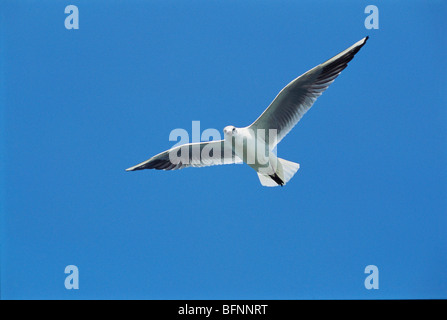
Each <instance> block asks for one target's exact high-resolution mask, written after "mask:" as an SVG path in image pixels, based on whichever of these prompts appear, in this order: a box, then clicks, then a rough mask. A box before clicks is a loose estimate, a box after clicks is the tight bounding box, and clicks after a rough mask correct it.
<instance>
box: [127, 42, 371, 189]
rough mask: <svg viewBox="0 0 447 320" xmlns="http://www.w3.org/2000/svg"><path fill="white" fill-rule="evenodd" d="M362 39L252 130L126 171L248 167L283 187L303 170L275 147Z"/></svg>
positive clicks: (286, 94)
mask: <svg viewBox="0 0 447 320" xmlns="http://www.w3.org/2000/svg"><path fill="white" fill-rule="evenodd" d="M367 40H368V37H365V38H363V39H362V40H360V41H358V42H357V43H355V44H354V45H352V46H350V47H349V48H347V49H346V50H344V51H342V52H341V53H339V54H337V55H336V56H334V57H333V58H331V59H329V60H327V61H326V62H324V63H322V64H320V65H318V66H316V67H315V68H313V69H311V70H309V71H307V72H306V73H304V74H303V75H301V76H299V77H298V78H296V79H294V80H293V81H292V82H290V83H289V84H288V85H287V86H285V87H284V88H283V89H282V90H281V91H280V92H279V94H278V95H277V96H276V98H275V99H274V100H273V102H272V103H271V104H270V105H269V107H268V108H267V109H266V110H265V111H264V112H263V113H262V114H261V116H259V118H258V119H256V120H255V122H253V123H252V124H251V125H250V126H248V127H244V128H236V127H234V126H227V127H225V128H224V130H223V131H224V139H223V140H217V141H209V142H199V143H189V144H184V145H180V146H174V147H173V148H171V149H170V150H167V151H164V152H162V153H160V154H158V155H156V156H154V157H152V158H150V159H149V160H147V161H144V162H142V163H140V164H138V165H136V166H133V167H131V168H129V169H127V171H135V170H142V169H158V170H175V169H181V168H185V167H204V166H210V165H219V164H229V163H240V162H245V163H246V164H248V165H249V166H250V167H251V168H253V169H254V170H255V171H256V172H257V174H258V177H259V180H260V182H261V184H262V185H263V186H268V187H273V186H283V185H285V184H286V183H287V182H288V181H289V180H290V179H291V178H292V177H293V175H294V174H295V173H296V172H297V171H298V169H299V167H300V165H299V164H298V163H294V162H291V161H287V160H284V159H281V158H278V157H277V156H276V154H275V152H274V150H275V147H276V145H277V144H278V143H279V142H280V141H281V140H282V139H283V138H284V137H285V136H286V135H287V133H289V132H290V130H291V129H292V128H293V127H294V126H295V125H296V124H297V123H298V121H299V120H300V119H301V118H302V116H303V115H304V114H305V113H306V112H307V111H308V110H309V109H310V107H311V106H312V105H313V104H314V102H315V100H316V99H317V98H318V97H319V96H320V95H321V94H322V93H323V92H324V91H325V90H326V89H327V88H328V87H329V85H330V84H331V83H332V82H333V81H334V80H335V78H336V77H337V76H338V75H339V74H340V72H341V71H342V70H343V69H345V68H346V66H347V65H348V62H349V61H351V60H352V59H353V58H354V55H355V54H356V53H357V52H358V51H359V50H360V48H361V47H363V45H364V44H365V43H366V41H367Z"/></svg>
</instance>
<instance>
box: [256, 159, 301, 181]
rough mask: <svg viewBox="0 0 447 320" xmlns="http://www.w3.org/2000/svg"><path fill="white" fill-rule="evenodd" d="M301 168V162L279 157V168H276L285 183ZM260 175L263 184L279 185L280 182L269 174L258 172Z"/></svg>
mask: <svg viewBox="0 0 447 320" xmlns="http://www.w3.org/2000/svg"><path fill="white" fill-rule="evenodd" d="M299 168H300V165H299V163H295V162H291V161H287V160H284V159H281V158H278V168H277V169H276V174H277V175H278V177H279V178H280V179H281V180H282V181H284V184H286V183H287V182H289V180H290V179H292V177H293V176H294V175H295V173H296V172H297V171H298V169H299ZM258 177H259V181H260V182H261V184H262V185H263V186H265V187H277V186H279V184H278V183H276V182H275V181H274V180H273V179H272V178H271V177H270V176H269V175H265V174H262V173H259V172H258Z"/></svg>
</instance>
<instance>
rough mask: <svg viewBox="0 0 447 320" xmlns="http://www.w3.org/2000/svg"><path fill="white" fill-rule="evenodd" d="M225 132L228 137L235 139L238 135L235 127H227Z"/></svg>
mask: <svg viewBox="0 0 447 320" xmlns="http://www.w3.org/2000/svg"><path fill="white" fill-rule="evenodd" d="M223 132H224V135H225V136H226V137H233V136H235V135H236V134H237V129H236V128H235V127H234V126H226V127H225V128H224V129H223Z"/></svg>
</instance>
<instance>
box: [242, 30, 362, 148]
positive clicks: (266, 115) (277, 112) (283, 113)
mask: <svg viewBox="0 0 447 320" xmlns="http://www.w3.org/2000/svg"><path fill="white" fill-rule="evenodd" d="M367 40H368V37H365V38H363V39H362V40H360V41H358V42H357V43H355V44H354V45H352V46H351V47H349V48H348V49H346V50H344V51H342V52H341V53H339V54H338V55H336V56H334V57H333V58H331V59H329V60H327V61H326V62H324V63H322V64H320V65H318V66H316V67H315V68H313V69H311V70H309V71H307V72H306V73H304V74H303V75H301V76H299V77H298V78H296V79H295V80H293V81H292V82H290V83H289V84H288V85H287V86H286V87H284V89H282V90H281V91H280V93H279V94H278V95H277V96H276V98H275V99H274V100H273V102H272V103H271V104H270V105H269V107H268V108H267V109H266V110H265V111H264V112H263V113H262V114H261V116H260V117H259V118H258V119H257V120H256V121H255V122H253V124H251V126H250V128H252V129H254V130H257V129H264V130H266V132H268V130H269V129H276V130H277V132H276V134H277V137H276V139H275V143H274V144H277V143H279V142H280V141H281V140H282V138H284V137H285V136H286V135H287V133H289V131H290V130H292V128H293V127H294V126H295V125H296V124H297V123H298V121H300V119H301V118H302V117H303V115H304V114H305V113H306V112H307V110H309V109H310V107H312V105H313V104H314V102H315V100H316V99H317V98H318V97H319V96H320V95H321V94H322V93H323V92H324V91H325V90H326V89H327V88H328V87H329V85H330V84H331V83H332V82H334V80H335V78H337V76H338V75H339V74H340V72H341V71H342V70H343V69H345V68H346V67H347V65H348V62H349V61H351V60H352V59H353V58H354V56H355V54H356V53H357V52H358V51H359V50H360V48H361V47H362V46H363V45H364V44H365V43H366V41H367ZM266 134H267V133H266Z"/></svg>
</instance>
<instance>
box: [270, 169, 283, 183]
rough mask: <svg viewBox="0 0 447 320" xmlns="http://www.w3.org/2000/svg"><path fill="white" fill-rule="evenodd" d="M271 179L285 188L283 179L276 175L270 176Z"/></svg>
mask: <svg viewBox="0 0 447 320" xmlns="http://www.w3.org/2000/svg"><path fill="white" fill-rule="evenodd" d="M269 177H270V178H272V180H273V181H275V182H276V183H277V184H278V185H279V186H281V187H282V186H283V185H284V181H282V179H281V178H280V177H279V176H278V175H277V174H276V172H275V174H271V175H269Z"/></svg>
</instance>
